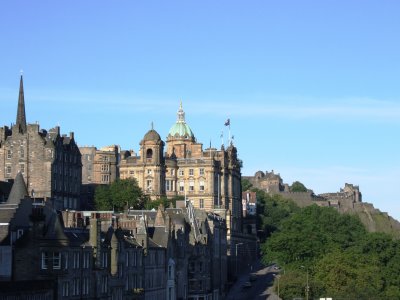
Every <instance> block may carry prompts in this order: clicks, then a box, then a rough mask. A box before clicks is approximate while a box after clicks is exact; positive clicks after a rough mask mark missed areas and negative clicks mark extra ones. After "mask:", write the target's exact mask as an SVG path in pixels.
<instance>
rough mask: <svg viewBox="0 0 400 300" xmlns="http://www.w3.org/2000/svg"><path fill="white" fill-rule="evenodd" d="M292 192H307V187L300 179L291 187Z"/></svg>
mask: <svg viewBox="0 0 400 300" xmlns="http://www.w3.org/2000/svg"><path fill="white" fill-rule="evenodd" d="M290 191H291V192H307V191H308V190H307V188H306V187H305V185H304V184H302V183H301V182H300V181H295V182H293V183H292V185H291V187H290Z"/></svg>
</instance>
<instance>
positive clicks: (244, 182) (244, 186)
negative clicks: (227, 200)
mask: <svg viewBox="0 0 400 300" xmlns="http://www.w3.org/2000/svg"><path fill="white" fill-rule="evenodd" d="M252 187H253V185H252V184H251V182H250V180H248V179H242V191H243V192H245V191H248V190H249V189H251V188H252Z"/></svg>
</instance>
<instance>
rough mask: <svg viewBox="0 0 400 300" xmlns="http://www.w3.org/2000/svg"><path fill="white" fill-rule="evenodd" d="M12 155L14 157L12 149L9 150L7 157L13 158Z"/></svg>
mask: <svg viewBox="0 0 400 300" xmlns="http://www.w3.org/2000/svg"><path fill="white" fill-rule="evenodd" d="M11 157H12V152H11V150H7V159H11Z"/></svg>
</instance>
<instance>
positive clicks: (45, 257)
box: [42, 252, 49, 270]
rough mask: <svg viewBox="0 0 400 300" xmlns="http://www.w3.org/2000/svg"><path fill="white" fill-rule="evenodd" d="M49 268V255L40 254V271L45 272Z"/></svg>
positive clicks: (46, 253) (45, 253)
mask: <svg viewBox="0 0 400 300" xmlns="http://www.w3.org/2000/svg"><path fill="white" fill-rule="evenodd" d="M48 267H49V253H48V252H42V270H47V268H48Z"/></svg>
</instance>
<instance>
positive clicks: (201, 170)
mask: <svg viewBox="0 0 400 300" xmlns="http://www.w3.org/2000/svg"><path fill="white" fill-rule="evenodd" d="M199 172H200V176H203V175H204V168H200V169H199Z"/></svg>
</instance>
